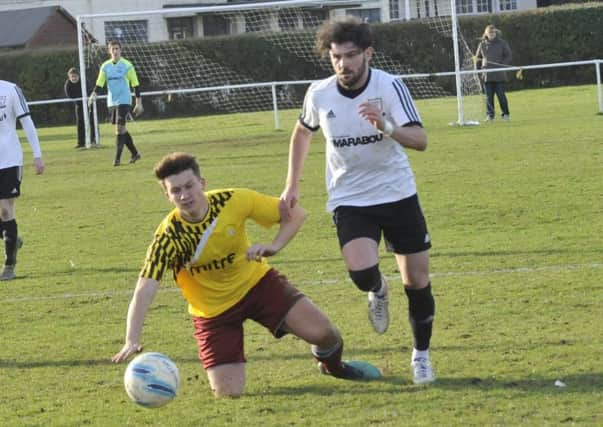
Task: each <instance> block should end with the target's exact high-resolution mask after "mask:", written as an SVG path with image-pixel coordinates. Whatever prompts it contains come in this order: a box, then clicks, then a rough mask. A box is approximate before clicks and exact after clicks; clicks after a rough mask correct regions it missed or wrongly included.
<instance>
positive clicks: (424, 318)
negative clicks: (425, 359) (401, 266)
mask: <svg viewBox="0 0 603 427" xmlns="http://www.w3.org/2000/svg"><path fill="white" fill-rule="evenodd" d="M404 291H405V292H406V296H407V297H408V319H409V321H410V327H411V328H412V334H413V337H414V347H415V348H416V349H417V350H420V351H422V350H427V349H428V348H429V342H430V340H431V333H432V326H433V317H434V315H435V300H434V298H433V294H432V293H431V283H430V284H428V285H427V286H426V287H425V288H423V289H408V288H406V287H405V288H404Z"/></svg>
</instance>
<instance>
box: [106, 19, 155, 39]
mask: <svg viewBox="0 0 603 427" xmlns="http://www.w3.org/2000/svg"><path fill="white" fill-rule="evenodd" d="M147 27H148V22H147V21H146V20H141V21H106V22H105V40H107V41H109V40H118V41H124V42H128V43H137V42H146V41H149V33H148V28H147Z"/></svg>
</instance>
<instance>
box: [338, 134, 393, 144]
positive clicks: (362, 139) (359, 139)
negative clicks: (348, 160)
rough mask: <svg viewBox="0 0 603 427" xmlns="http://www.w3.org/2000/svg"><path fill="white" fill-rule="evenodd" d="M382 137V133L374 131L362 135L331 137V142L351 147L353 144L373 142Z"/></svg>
mask: <svg viewBox="0 0 603 427" xmlns="http://www.w3.org/2000/svg"><path fill="white" fill-rule="evenodd" d="M382 139H383V134H382V133H380V132H379V133H376V134H373V135H363V136H355V137H354V136H349V137H343V138H337V137H336V138H332V139H331V143H332V144H333V146H335V147H351V146H354V145H367V144H374V143H376V142H379V141H381V140H382Z"/></svg>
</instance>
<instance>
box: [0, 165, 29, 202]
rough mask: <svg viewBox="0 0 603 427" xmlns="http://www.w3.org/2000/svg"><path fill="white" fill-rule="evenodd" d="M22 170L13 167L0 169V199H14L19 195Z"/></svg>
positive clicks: (19, 167)
mask: <svg viewBox="0 0 603 427" xmlns="http://www.w3.org/2000/svg"><path fill="white" fill-rule="evenodd" d="M22 178H23V168H22V167H21V166H13V167H10V168H6V169H0V199H14V198H16V197H19V196H20V195H21V179H22Z"/></svg>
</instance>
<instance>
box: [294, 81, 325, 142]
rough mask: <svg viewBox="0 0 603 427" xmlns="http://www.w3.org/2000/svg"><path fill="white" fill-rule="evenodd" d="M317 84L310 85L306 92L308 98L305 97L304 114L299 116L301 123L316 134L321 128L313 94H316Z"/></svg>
mask: <svg viewBox="0 0 603 427" xmlns="http://www.w3.org/2000/svg"><path fill="white" fill-rule="evenodd" d="M314 86H315V83H313V84H312V85H310V87H309V88H308V90H307V92H306V96H305V97H304V105H303V107H302V112H301V114H300V115H299V122H300V123H301V124H302V125H303V126H304V127H306V128H308V129H309V130H311V131H312V132H315V131H317V130H318V128H320V118H319V116H318V111H316V107H315V106H314V102H313V96H312V95H313V93H314Z"/></svg>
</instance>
